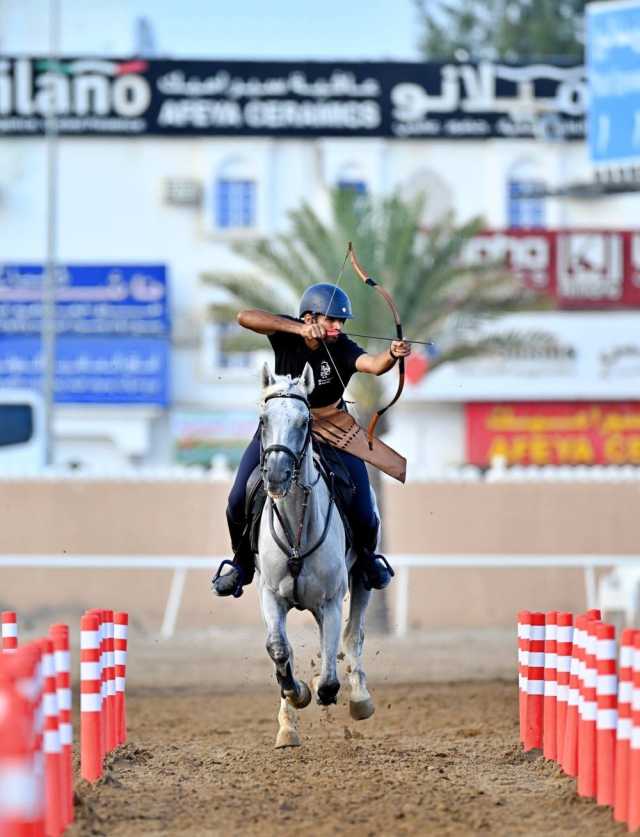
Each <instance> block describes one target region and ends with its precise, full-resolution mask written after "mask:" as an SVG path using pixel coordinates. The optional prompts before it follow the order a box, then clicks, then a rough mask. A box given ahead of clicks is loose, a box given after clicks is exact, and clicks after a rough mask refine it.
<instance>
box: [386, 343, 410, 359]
mask: <svg viewBox="0 0 640 837" xmlns="http://www.w3.org/2000/svg"><path fill="white" fill-rule="evenodd" d="M389 351H390V352H391V354H392V356H393V357H407V355H410V354H411V343H409V342H408V341H407V340H394V341H393V343H392V344H391V346H390V348H389Z"/></svg>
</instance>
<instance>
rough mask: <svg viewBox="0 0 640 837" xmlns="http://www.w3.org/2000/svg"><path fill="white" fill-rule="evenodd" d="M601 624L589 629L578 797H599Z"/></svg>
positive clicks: (595, 623) (591, 621)
mask: <svg viewBox="0 0 640 837" xmlns="http://www.w3.org/2000/svg"><path fill="white" fill-rule="evenodd" d="M598 626H599V623H598V622H596V621H595V620H593V619H592V620H589V621H588V622H587V626H586V642H585V653H584V666H583V672H584V674H583V679H582V689H581V693H580V697H581V700H580V720H579V729H578V785H577V790H578V795H579V796H586V797H595V795H596V722H597V718H598V697H597V692H596V687H597V683H598V669H597V662H596V651H597V645H598V635H597V629H598Z"/></svg>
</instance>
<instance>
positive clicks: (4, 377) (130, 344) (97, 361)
mask: <svg viewBox="0 0 640 837" xmlns="http://www.w3.org/2000/svg"><path fill="white" fill-rule="evenodd" d="M169 361H170V353H169V342H168V341H167V340H153V339H149V338H144V337H130V338H125V337H122V338H119V339H117V340H114V339H109V338H102V337H91V338H83V337H60V338H59V339H58V340H57V341H56V372H55V385H54V391H55V401H56V403H58V404H153V405H158V406H166V405H167V404H168V403H169V386H168V382H169ZM43 364H44V359H43V353H42V344H41V341H40V340H39V339H38V338H37V337H9V338H7V337H1V336H0V387H10V388H14V387H20V388H25V389H40V388H41V386H42V383H41V378H42V370H43Z"/></svg>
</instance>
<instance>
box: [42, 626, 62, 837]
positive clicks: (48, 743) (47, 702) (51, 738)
mask: <svg viewBox="0 0 640 837" xmlns="http://www.w3.org/2000/svg"><path fill="white" fill-rule="evenodd" d="M39 642H40V647H41V648H42V673H43V676H44V688H43V707H44V732H43V744H42V750H43V753H44V782H45V799H46V812H45V833H46V834H47V837H58V835H59V834H62V832H63V830H64V819H65V814H64V813H63V811H64V812H66V806H63V800H62V782H61V779H62V755H61V746H60V730H59V727H58V694H57V687H56V668H55V662H54V657H53V642H52V641H51V640H50V639H49V638H48V637H45V638H44V639H41V640H39Z"/></svg>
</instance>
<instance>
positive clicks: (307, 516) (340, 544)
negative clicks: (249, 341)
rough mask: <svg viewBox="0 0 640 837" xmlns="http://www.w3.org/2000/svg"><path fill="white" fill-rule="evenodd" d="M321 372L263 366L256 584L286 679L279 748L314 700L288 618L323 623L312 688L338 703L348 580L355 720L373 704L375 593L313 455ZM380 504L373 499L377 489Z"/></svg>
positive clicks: (290, 739)
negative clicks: (302, 613)
mask: <svg viewBox="0 0 640 837" xmlns="http://www.w3.org/2000/svg"><path fill="white" fill-rule="evenodd" d="M313 387H314V380H313V371H312V369H311V367H310V366H309V364H306V365H305V368H304V370H303V371H302V375H301V376H300V377H299V378H294V379H292V378H291V376H289V375H273V374H272V373H271V371H270V369H269V366H268V364H266V363H265V365H264V367H263V370H262V403H261V414H260V422H261V442H262V451H261V462H260V464H261V470H262V480H263V484H264V488H265V491H266V493H267V500H266V503H265V506H264V509H263V512H262V517H261V521H260V536H259V539H258V557H257V569H258V588H259V595H260V604H261V608H262V615H263V617H264V620H265V623H266V627H267V651H268V652H269V656H270V657H271V659H272V660H273V662H274V663H275V666H276V678H277V680H278V684H279V685H280V694H281V701H280V712H279V713H278V722H279V730H278V735H277V738H276V747H297V746H299V745H300V736H299V735H298V727H297V712H296V709H302V708H304V707H305V706H307V705H308V704H309V702H310V701H311V692H310V690H309V687H308V686H307V684H306V683H305V682H304V681H302V680H297V679H296V677H295V675H294V666H293V653H292V650H291V645H290V644H289V640H288V639H287V631H286V620H287V613H288V612H289V611H290V610H291V608H293V607H296V608H298V609H299V610H309V611H311V613H312V614H313V616H314V618H315V620H316V622H317V624H318V628H319V630H320V644H321V648H320V650H321V658H322V662H321V669H320V674H319V675H317V676H316V677H314V678H313V682H312V687H313V689H314V691H315V694H316V700H317V702H318V703H319V704H321V705H323V706H327V705H329V704H331V703H335V702H336V696H337V694H338V690H339V689H340V682H339V680H338V673H337V665H336V660H337V655H338V646H339V643H340V626H341V622H342V603H343V600H344V598H345V596H346V593H347V589H348V588H349V586H350V592H351V596H350V604H349V617H348V620H347V623H346V625H345V628H344V631H343V633H342V651H343V653H344V656H345V658H346V661H347V666H348V668H347V671H348V678H349V684H350V687H351V694H350V701H349V710H350V713H351V717H352V718H354V719H356V720H364V719H365V718H369V717H370V716H371V715H372V714H373V712H374V706H373V701H372V700H371V696H370V694H369V691H368V690H367V681H366V677H365V673H364V671H363V669H362V646H363V643H364V619H365V611H366V608H367V605H368V603H369V598H370V595H371V593H370V591H369V590H366V589H365V587H364V585H363V583H362V580H361V578H360V575H359V574H358V573H356V574H353V575H352V574H351V572H350V571H351V568H352V567H353V563H354V561H355V555H354V554H353V552H352V551H351V550H350V551H349V553H348V555H346V556H345V532H344V527H343V525H342V520H341V519H340V514H339V513H338V512H337V510H336V509H335V504H334V502H333V498H332V496H331V492H330V490H329V488H328V487H327V484H326V482H325V480H324V479H323V478H322V476H321V474H320V471H319V470H318V469H317V467H316V464H315V462H314V458H313V453H312V446H311V422H312V416H311V410H310V408H309V402H308V395H309V394H310V393H311V392H312V390H313ZM374 502H375V497H374Z"/></svg>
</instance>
